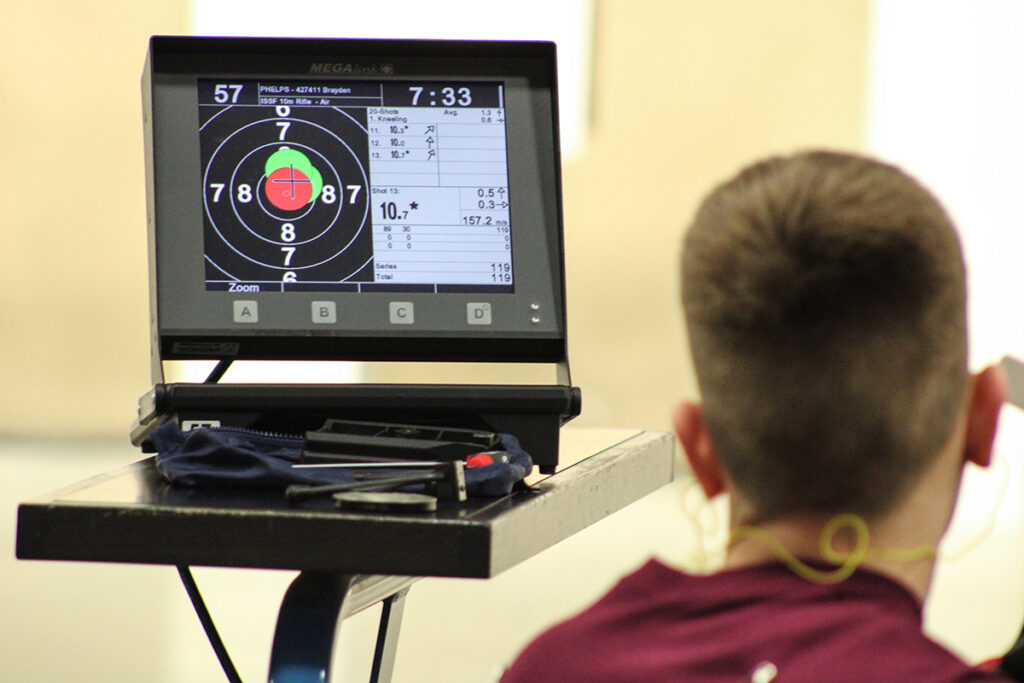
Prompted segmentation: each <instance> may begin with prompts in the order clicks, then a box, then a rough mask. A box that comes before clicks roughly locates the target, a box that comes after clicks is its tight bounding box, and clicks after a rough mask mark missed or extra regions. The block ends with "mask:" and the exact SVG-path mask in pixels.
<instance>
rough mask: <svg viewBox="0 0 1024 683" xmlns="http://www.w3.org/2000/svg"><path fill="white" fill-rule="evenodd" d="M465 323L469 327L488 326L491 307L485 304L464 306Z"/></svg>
mask: <svg viewBox="0 0 1024 683" xmlns="http://www.w3.org/2000/svg"><path fill="white" fill-rule="evenodd" d="M466 322H468V323H469V324H470V325H490V324H491V305H490V304H486V303H478V304H466Z"/></svg>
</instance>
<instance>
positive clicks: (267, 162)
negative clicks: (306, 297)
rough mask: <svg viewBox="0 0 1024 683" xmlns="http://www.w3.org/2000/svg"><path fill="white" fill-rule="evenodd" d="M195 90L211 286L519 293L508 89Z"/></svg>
mask: <svg viewBox="0 0 1024 683" xmlns="http://www.w3.org/2000/svg"><path fill="white" fill-rule="evenodd" d="M197 94H198V105H199V146H200V162H201V167H202V168H201V172H202V187H203V244H204V249H203V257H204V262H205V273H206V275H205V281H206V289H207V290H226V291H231V292H262V291H341V292H343V291H359V292H363V291H367V292H371V291H378V292H387V291H409V292H435V293H441V292H493V293H506V292H507V293H510V292H513V291H514V286H515V283H514V279H513V273H514V269H513V267H512V233H513V230H514V225H513V224H512V222H511V220H510V215H511V211H510V209H511V204H512V201H511V200H510V196H509V170H508V145H507V139H506V137H507V134H506V108H505V101H504V98H505V93H504V86H503V84H502V83H498V82H480V81H448V80H444V81H398V80H389V81H372V80H351V81H336V80H330V81H327V80H308V81H305V80H273V79H268V80H263V79H227V78H225V79H221V78H216V77H214V78H200V79H198V81H197Z"/></svg>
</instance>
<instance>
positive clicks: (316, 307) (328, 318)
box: [312, 301, 338, 325]
mask: <svg viewBox="0 0 1024 683" xmlns="http://www.w3.org/2000/svg"><path fill="white" fill-rule="evenodd" d="M312 308H313V323H314V324H315V325H331V324H334V323H336V322H338V309H337V305H336V304H335V303H334V302H333V301H314V302H313V303H312Z"/></svg>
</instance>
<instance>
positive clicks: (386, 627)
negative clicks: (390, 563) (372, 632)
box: [370, 588, 409, 683]
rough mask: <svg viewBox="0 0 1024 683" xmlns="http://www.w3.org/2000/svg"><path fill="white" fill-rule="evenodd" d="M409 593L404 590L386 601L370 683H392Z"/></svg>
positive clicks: (378, 631) (381, 615) (374, 653)
mask: <svg viewBox="0 0 1024 683" xmlns="http://www.w3.org/2000/svg"><path fill="white" fill-rule="evenodd" d="M408 593H409V589H408V588H403V589H402V590H400V591H398V592H397V593H395V594H394V595H392V596H391V597H389V598H385V600H384V603H383V605H382V609H381V613H380V628H378V629H377V647H376V648H374V651H373V668H372V669H371V670H370V683H391V674H392V672H393V671H394V668H395V651H396V650H397V649H398V630H399V629H400V628H401V626H402V612H403V611H405V596H406V595H407V594H408Z"/></svg>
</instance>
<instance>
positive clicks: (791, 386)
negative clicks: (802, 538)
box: [682, 152, 990, 521]
mask: <svg viewBox="0 0 1024 683" xmlns="http://www.w3.org/2000/svg"><path fill="white" fill-rule="evenodd" d="M682 266H683V277H682V298H683V306H684V311H685V318H686V324H687V330H688V334H689V340H690V348H691V352H692V355H693V361H694V366H695V369H696V373H697V380H698V385H699V387H700V391H701V396H702V401H703V414H702V419H703V421H704V424H705V425H706V430H707V433H708V434H709V438H710V441H711V443H712V444H713V446H714V451H715V454H716V457H717V461H718V464H719V465H720V466H721V469H722V470H724V474H725V476H726V478H727V479H728V480H729V482H730V484H731V485H732V486H734V487H735V489H737V490H738V491H739V492H741V493H742V494H743V496H744V497H745V498H746V500H747V501H748V502H749V504H750V505H751V507H752V508H753V510H754V514H755V516H756V518H757V519H759V520H761V521H766V520H770V519H775V518H779V517H783V516H789V515H794V514H811V515H827V514H835V513H839V512H853V513H856V514H861V515H864V516H867V517H872V516H877V515H881V514H884V513H886V512H887V511H888V510H890V509H891V508H892V507H893V506H894V505H895V504H896V502H897V501H898V500H899V498H900V496H901V494H903V493H904V492H906V491H907V490H908V488H909V487H910V486H912V485H913V483H914V482H915V480H916V478H917V477H918V476H919V475H920V474H921V473H922V471H923V470H924V469H925V468H927V467H928V466H929V464H930V463H931V460H932V459H933V458H934V457H935V456H936V455H937V453H938V452H939V451H940V450H941V449H942V448H943V446H944V445H945V444H946V443H947V441H948V440H949V439H950V438H951V435H952V434H953V431H954V428H955V427H956V426H957V423H958V420H959V419H960V417H961V415H962V411H963V410H964V406H965V396H966V395H967V394H968V392H967V386H966V385H967V381H968V371H967V331H966V291H965V289H966V286H965V270H964V264H963V258H962V254H961V250H960V244H959V241H958V238H957V235H956V231H955V228H954V226H953V224H952V222H951V221H950V219H949V217H948V216H947V215H946V212H945V211H944V210H943V208H942V207H941V205H940V204H939V202H938V201H937V200H936V199H935V198H934V197H933V196H932V195H931V194H930V193H929V192H928V191H927V190H926V189H924V188H923V187H922V186H921V185H920V184H919V183H917V182H916V181H915V180H914V179H913V178H911V177H909V176H908V175H906V174H905V173H903V172H902V171H900V170H899V169H897V168H895V167H893V166H890V165H887V164H884V163H880V162H878V161H874V160H871V159H868V158H864V157H860V156H854V155H849V154H839V153H831V152H806V153H800V154H796V155H793V156H789V157H776V158H771V159H767V160H764V161H761V162H759V163H756V164H754V165H752V166H750V167H748V168H746V169H744V170H743V171H741V172H740V173H739V174H738V175H737V176H735V177H734V178H732V179H731V180H729V181H728V182H726V183H724V184H722V185H720V186H719V187H717V188H716V189H714V190H713V191H712V192H711V194H710V195H709V196H708V197H707V198H706V199H705V200H704V201H703V203H702V204H701V206H700V208H699V209H698V211H697V214H696V217H695V218H694V220H693V223H692V224H691V226H690V227H689V230H688V232H687V235H686V239H685V245H684V250H683V258H682ZM989 443H990V442H989ZM685 445H686V444H685V443H684V446H685ZM705 489H707V486H705Z"/></svg>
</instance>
